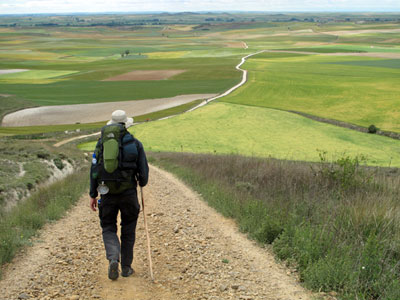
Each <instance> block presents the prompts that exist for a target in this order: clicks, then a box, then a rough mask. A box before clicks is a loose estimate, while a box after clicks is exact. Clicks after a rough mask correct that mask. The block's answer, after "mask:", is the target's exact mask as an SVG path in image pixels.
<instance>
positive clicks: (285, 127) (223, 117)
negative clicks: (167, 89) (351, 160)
mask: <svg viewBox="0 0 400 300" xmlns="http://www.w3.org/2000/svg"><path fill="white" fill-rule="evenodd" d="M132 132H133V133H134V135H135V136H136V137H137V138H138V139H140V140H141V141H142V142H143V144H144V145H145V147H146V150H151V151H173V152H180V151H183V152H194V153H217V154H227V153H228V154H230V153H233V154H241V155H246V156H261V157H274V158H280V159H288V160H305V161H319V159H320V157H319V153H320V151H327V152H328V158H330V159H335V158H338V157H341V156H342V155H343V154H344V153H345V154H347V155H350V156H356V155H365V156H366V157H367V159H368V163H369V164H371V165H380V166H386V167H387V166H400V141H396V140H392V139H389V138H385V137H382V136H376V135H369V134H365V133H360V132H356V131H352V130H349V129H344V128H340V127H336V126H333V125H329V124H324V123H319V122H316V121H312V120H310V119H307V118H304V117H301V116H298V115H295V114H291V113H288V112H283V111H277V110H272V109H267V108H259V107H251V106H243V105H237V104H228V103H215V104H210V105H208V106H206V107H204V108H201V109H199V110H196V111H194V112H191V113H187V114H184V115H180V116H178V117H174V118H172V119H169V120H163V121H157V122H151V123H145V124H141V125H138V126H135V127H133V129H132ZM376 145H379V148H378V147H377V146H376ZM94 146H95V142H91V143H85V144H82V145H80V148H81V149H83V150H86V151H92V150H93V149H94Z"/></svg>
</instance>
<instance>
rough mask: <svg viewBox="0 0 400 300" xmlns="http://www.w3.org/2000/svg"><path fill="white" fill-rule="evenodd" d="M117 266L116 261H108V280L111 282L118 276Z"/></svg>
mask: <svg viewBox="0 0 400 300" xmlns="http://www.w3.org/2000/svg"><path fill="white" fill-rule="evenodd" d="M118 265H119V263H118V261H116V260H112V261H110V264H109V266H108V278H110V279H111V280H116V279H117V278H118V276H119V272H118Z"/></svg>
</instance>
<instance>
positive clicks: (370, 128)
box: [368, 124, 379, 133]
mask: <svg viewBox="0 0 400 300" xmlns="http://www.w3.org/2000/svg"><path fill="white" fill-rule="evenodd" d="M378 130H379V128H377V127H376V126H375V125H373V124H372V125H369V127H368V133H376V132H377V131H378Z"/></svg>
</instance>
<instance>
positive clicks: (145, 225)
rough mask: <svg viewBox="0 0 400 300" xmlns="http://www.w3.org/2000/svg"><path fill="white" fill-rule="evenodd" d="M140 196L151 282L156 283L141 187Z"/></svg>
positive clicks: (141, 188)
mask: <svg viewBox="0 0 400 300" xmlns="http://www.w3.org/2000/svg"><path fill="white" fill-rule="evenodd" d="M140 194H141V196H142V210H143V220H144V229H145V231H146V236H147V254H148V257H149V268H150V277H151V280H153V281H154V275H153V263H152V261H151V249H150V235H149V229H148V228H147V222H146V213H145V211H144V197H143V187H140Z"/></svg>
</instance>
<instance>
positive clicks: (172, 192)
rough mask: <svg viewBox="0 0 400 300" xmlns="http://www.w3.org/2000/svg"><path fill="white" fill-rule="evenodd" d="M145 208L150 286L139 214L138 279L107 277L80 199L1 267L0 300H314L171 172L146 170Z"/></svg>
mask: <svg viewBox="0 0 400 300" xmlns="http://www.w3.org/2000/svg"><path fill="white" fill-rule="evenodd" d="M145 203H146V215H147V216H148V223H149V230H150V235H151V242H152V257H153V264H154V274H155V279H156V282H155V283H152V282H151V280H150V276H149V272H148V267H147V250H146V237H145V233H144V230H143V218H142V217H140V218H139V222H138V230H137V243H136V246H135V259H134V268H135V270H136V273H135V275H134V276H132V277H129V278H123V277H120V278H119V279H118V280H117V281H110V280H108V279H107V266H108V264H107V261H106V260H105V257H104V250H103V245H102V240H101V231H100V228H99V224H98V218H97V214H96V213H93V212H91V211H90V210H89V207H88V198H87V197H86V196H85V197H83V198H82V199H81V200H80V201H79V203H78V204H77V206H76V207H74V208H73V209H72V210H70V212H69V213H68V214H67V216H66V217H65V218H63V219H62V220H60V221H59V222H57V223H55V224H50V225H48V226H47V227H46V228H45V229H44V230H43V232H42V234H41V236H40V237H39V238H38V239H37V240H36V241H35V242H34V246H33V247H30V248H27V249H26V250H25V252H24V253H22V254H21V255H19V256H18V257H17V258H16V259H15V262H14V263H13V264H12V265H9V266H8V267H6V270H5V272H4V277H3V280H2V281H0V299H18V298H20V299H33V298H34V299H71V300H72V299H107V300H112V299H122V300H123V299H137V300H139V299H140V300H147V299H148V300H150V299H156V300H157V299H160V300H161V299H162V300H189V299H194V300H202V299H204V300H222V299H235V300H241V299H242V300H245V299H247V300H250V299H254V300H256V299H260V300H261V299H265V300H300V299H302V300H307V299H311V294H310V293H309V292H307V291H305V290H304V289H303V288H302V287H301V286H300V285H299V284H298V283H297V282H296V280H295V278H294V276H293V275H290V276H288V273H290V272H289V270H287V269H286V268H284V267H283V266H281V265H279V264H277V263H276V262H275V260H274V258H273V256H272V255H271V254H270V253H269V252H268V251H267V250H265V249H262V248H260V247H258V246H257V245H256V244H255V243H253V242H251V241H249V240H248V239H246V237H245V236H244V235H243V234H241V233H239V232H238V231H237V227H236V225H235V224H234V222H233V221H232V220H228V219H226V218H223V217H222V216H220V215H219V214H217V213H216V212H215V211H214V210H213V209H211V208H210V207H208V206H207V205H206V204H205V202H203V201H202V200H201V198H200V196H199V195H198V194H196V193H194V192H193V191H191V190H190V189H189V188H187V187H186V186H185V185H184V184H182V183H181V182H180V181H179V180H177V179H176V178H175V177H173V176H172V175H171V174H169V173H167V172H165V171H162V170H159V169H157V168H155V167H151V178H150V184H149V186H148V187H146V188H145Z"/></svg>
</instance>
